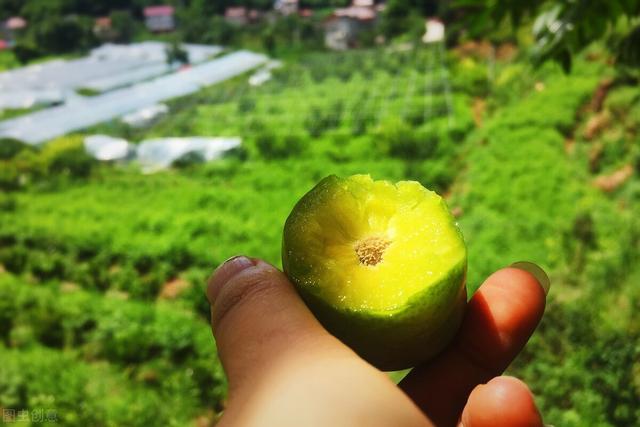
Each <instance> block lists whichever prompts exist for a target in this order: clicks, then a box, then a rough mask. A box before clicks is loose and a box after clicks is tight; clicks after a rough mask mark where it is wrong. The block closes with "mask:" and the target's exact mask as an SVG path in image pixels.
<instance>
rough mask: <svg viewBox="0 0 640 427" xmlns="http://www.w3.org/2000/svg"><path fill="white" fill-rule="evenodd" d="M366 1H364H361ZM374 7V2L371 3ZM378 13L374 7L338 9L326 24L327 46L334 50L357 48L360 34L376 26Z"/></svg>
mask: <svg viewBox="0 0 640 427" xmlns="http://www.w3.org/2000/svg"><path fill="white" fill-rule="evenodd" d="M361 1H364V0H361ZM370 3H371V5H373V2H370ZM376 19H377V12H376V10H375V8H374V7H372V6H356V5H355V4H354V5H353V6H350V7H347V8H342V9H336V10H335V11H334V12H333V13H332V14H331V16H330V17H329V18H328V19H327V21H326V22H325V37H324V42H325V45H326V46H327V47H328V48H330V49H334V50H346V49H349V48H352V47H355V46H356V45H357V42H358V34H360V33H361V32H362V31H364V30H367V29H370V28H372V27H373V25H375V22H376Z"/></svg>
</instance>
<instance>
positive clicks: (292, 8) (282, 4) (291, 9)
mask: <svg viewBox="0 0 640 427" xmlns="http://www.w3.org/2000/svg"><path fill="white" fill-rule="evenodd" d="M273 9H274V10H275V11H276V12H278V13H280V14H281V15H285V16H288V15H294V14H296V13H298V0H276V1H275V3H274V4H273Z"/></svg>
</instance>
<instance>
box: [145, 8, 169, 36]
mask: <svg viewBox="0 0 640 427" xmlns="http://www.w3.org/2000/svg"><path fill="white" fill-rule="evenodd" d="M144 19H145V25H146V26H147V28H148V29H149V30H150V31H153V32H154V33H161V32H165V31H173V30H175V28H176V20H175V9H174V8H173V7H172V6H149V7H145V8H144Z"/></svg>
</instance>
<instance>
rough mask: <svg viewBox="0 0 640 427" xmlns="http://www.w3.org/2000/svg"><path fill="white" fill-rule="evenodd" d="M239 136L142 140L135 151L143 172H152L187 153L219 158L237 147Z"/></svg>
mask: <svg viewBox="0 0 640 427" xmlns="http://www.w3.org/2000/svg"><path fill="white" fill-rule="evenodd" d="M241 142H242V140H241V139H240V138H206V137H189V138H158V139H149V140H146V141H142V142H141V143H140V145H138V150H137V153H136V156H137V159H138V162H139V163H140V166H141V167H142V170H143V171H145V172H147V173H148V172H154V171H157V170H161V169H165V168H168V167H169V166H171V164H172V163H174V162H175V161H176V160H179V159H182V158H184V157H185V156H187V155H196V156H198V157H201V158H202V160H204V161H211V160H214V159H217V158H220V157H221V156H222V155H223V154H224V153H225V152H227V151H229V150H231V149H233V148H236V147H239V146H240V144H241Z"/></svg>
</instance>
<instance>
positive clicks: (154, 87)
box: [0, 51, 268, 144]
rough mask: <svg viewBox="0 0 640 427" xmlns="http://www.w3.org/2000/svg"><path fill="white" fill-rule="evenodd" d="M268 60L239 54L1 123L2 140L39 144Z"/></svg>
mask: <svg viewBox="0 0 640 427" xmlns="http://www.w3.org/2000/svg"><path fill="white" fill-rule="evenodd" d="M267 60H268V58H267V57H266V56H264V55H261V54H257V53H253V52H249V51H237V52H233V53H230V54H228V55H225V56H223V57H220V58H217V59H214V60H212V61H208V62H205V63H203V64H201V65H196V66H193V67H191V68H188V69H185V70H182V71H180V72H177V73H174V74H170V75H167V76H162V77H158V78H156V79H154V80H151V81H148V82H143V83H138V84H136V85H133V86H131V87H127V88H122V89H116V90H113V91H111V92H107V93H105V94H102V95H98V96H93V97H86V98H84V97H77V98H76V99H74V100H73V102H68V103H67V104H65V105H61V106H57V107H52V108H48V109H46V110H42V111H38V112H35V113H31V114H27V115H23V116H20V117H17V118H14V119H11V120H6V121H3V122H0V137H2V136H4V137H10V138H16V139H19V140H21V141H24V142H27V143H30V144H39V143H42V142H45V141H48V140H50V139H53V138H56V137H58V136H61V135H65V134H67V133H69V132H73V131H76V130H79V129H83V128H86V127H89V126H93V125H95V124H98V123H102V122H105V121H107V120H111V119H114V118H117V117H120V116H122V115H124V114H127V113H129V112H132V111H135V110H138V109H140V108H143V107H146V106H149V105H153V104H156V103H158V102H162V101H164V100H167V99H171V98H175V97H179V96H183V95H188V94H190V93H194V92H197V91H198V90H200V88H201V87H202V86H208V85H212V84H214V83H218V82H220V81H223V80H226V79H229V78H231V77H234V76H236V75H239V74H242V73H244V72H246V71H249V70H251V69H253V68H256V67H258V66H259V65H262V64H264V63H265V62H266V61H267Z"/></svg>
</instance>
